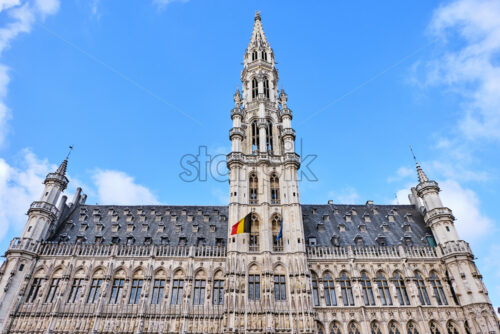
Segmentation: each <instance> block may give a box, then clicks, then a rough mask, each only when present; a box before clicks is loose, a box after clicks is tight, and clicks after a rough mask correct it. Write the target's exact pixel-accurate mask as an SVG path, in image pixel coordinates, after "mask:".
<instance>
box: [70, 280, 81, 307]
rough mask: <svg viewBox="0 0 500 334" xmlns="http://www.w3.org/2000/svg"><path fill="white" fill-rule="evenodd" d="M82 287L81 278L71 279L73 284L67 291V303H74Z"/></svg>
mask: <svg viewBox="0 0 500 334" xmlns="http://www.w3.org/2000/svg"><path fill="white" fill-rule="evenodd" d="M82 288H83V278H75V279H73V284H72V285H71V290H70V292H69V298H68V303H74V302H76V301H77V300H78V298H79V297H80V294H81V293H82Z"/></svg>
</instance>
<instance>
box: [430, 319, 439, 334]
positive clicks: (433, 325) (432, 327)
mask: <svg viewBox="0 0 500 334" xmlns="http://www.w3.org/2000/svg"><path fill="white" fill-rule="evenodd" d="M429 328H430V330H431V334H441V331H440V330H439V326H438V325H437V324H436V322H434V321H431V322H430V323H429Z"/></svg>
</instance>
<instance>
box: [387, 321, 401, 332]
mask: <svg viewBox="0 0 500 334" xmlns="http://www.w3.org/2000/svg"><path fill="white" fill-rule="evenodd" d="M389 334H401V331H400V330H399V326H398V325H397V323H396V322H395V321H391V322H390V323H389Z"/></svg>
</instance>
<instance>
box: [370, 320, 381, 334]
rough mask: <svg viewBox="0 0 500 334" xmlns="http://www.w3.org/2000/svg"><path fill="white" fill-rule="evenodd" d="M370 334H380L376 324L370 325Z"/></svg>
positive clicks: (373, 322)
mask: <svg viewBox="0 0 500 334" xmlns="http://www.w3.org/2000/svg"><path fill="white" fill-rule="evenodd" d="M370 334H382V331H381V330H380V325H379V323H378V322H376V321H372V323H371V324H370Z"/></svg>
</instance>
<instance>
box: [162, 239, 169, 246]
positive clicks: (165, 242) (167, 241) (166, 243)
mask: <svg viewBox="0 0 500 334" xmlns="http://www.w3.org/2000/svg"><path fill="white" fill-rule="evenodd" d="M160 242H161V244H162V245H163V246H166V245H168V244H169V243H170V241H169V240H168V237H161V239H160Z"/></svg>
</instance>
